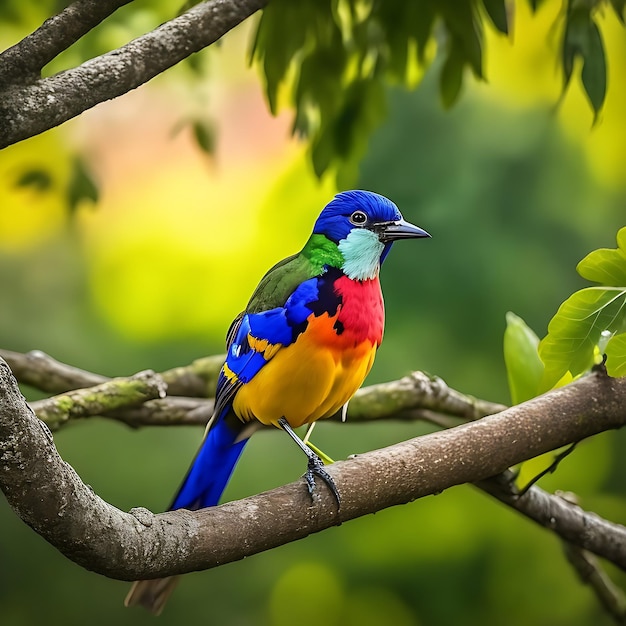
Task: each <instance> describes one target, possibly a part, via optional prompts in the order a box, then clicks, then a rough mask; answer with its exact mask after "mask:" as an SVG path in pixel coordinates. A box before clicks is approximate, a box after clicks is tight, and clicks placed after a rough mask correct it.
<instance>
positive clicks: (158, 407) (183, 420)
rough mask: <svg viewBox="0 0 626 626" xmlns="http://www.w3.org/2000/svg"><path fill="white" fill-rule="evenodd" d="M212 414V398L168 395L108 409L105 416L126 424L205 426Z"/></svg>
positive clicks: (135, 425)
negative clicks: (130, 405)
mask: <svg viewBox="0 0 626 626" xmlns="http://www.w3.org/2000/svg"><path fill="white" fill-rule="evenodd" d="M211 415H213V400H210V399H207V398H183V397H180V396H172V397H170V396H168V397H167V398H161V399H157V400H148V401H147V402H146V403H144V404H142V405H141V406H139V407H136V408H128V407H125V408H123V409H118V410H117V411H110V412H108V413H107V414H106V417H110V418H112V419H116V420H118V421H120V422H124V423H125V424H127V425H128V426H132V427H133V428H138V427H140V426H205V425H206V423H207V422H208V421H209V419H210V418H211Z"/></svg>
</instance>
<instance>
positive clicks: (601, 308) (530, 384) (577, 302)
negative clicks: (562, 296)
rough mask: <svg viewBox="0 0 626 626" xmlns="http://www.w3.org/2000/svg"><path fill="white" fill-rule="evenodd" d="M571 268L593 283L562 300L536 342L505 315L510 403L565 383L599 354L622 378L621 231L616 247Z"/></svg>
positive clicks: (625, 286)
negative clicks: (546, 329)
mask: <svg viewBox="0 0 626 626" xmlns="http://www.w3.org/2000/svg"><path fill="white" fill-rule="evenodd" d="M576 269H577V271H578V273H579V274H580V275H581V276H582V277H583V278H586V279H587V280H589V281H591V282H594V283H597V285H594V286H591V287H586V288H584V289H581V290H579V291H576V292H575V293H573V294H572V295H571V296H570V297H569V298H567V300H565V302H563V304H561V306H560V307H559V309H558V311H557V312H556V314H555V315H554V317H553V318H552V319H551V320H550V323H549V324H548V334H547V335H546V336H545V337H544V338H543V339H542V340H541V341H539V339H538V338H537V336H536V335H535V333H534V332H533V331H532V330H531V329H530V328H528V326H526V324H525V323H524V322H523V320H521V318H519V317H517V316H516V315H514V314H512V313H509V314H508V315H507V328H506V331H505V336H504V356H505V362H506V367H507V373H508V379H509V387H510V390H511V397H512V401H513V402H514V403H515V404H517V403H519V402H523V401H524V400H527V399H529V398H532V397H534V396H536V395H538V394H539V393H542V392H544V391H547V390H549V389H552V388H554V387H556V386H559V385H562V384H564V383H567V382H570V381H571V380H572V379H573V378H576V377H578V376H580V375H581V374H583V373H585V372H586V371H588V370H589V369H590V368H591V367H592V366H593V365H594V364H596V363H599V362H601V361H602V360H603V358H604V357H603V355H605V358H606V368H607V372H608V373H609V374H610V375H611V376H624V375H626V227H624V228H622V229H620V231H619V232H618V234H617V248H611V249H607V248H601V249H599V250H594V251H593V252H591V253H589V254H588V255H587V256H586V257H585V258H584V259H583V260H582V261H580V263H579V264H578V266H577V268H576Z"/></svg>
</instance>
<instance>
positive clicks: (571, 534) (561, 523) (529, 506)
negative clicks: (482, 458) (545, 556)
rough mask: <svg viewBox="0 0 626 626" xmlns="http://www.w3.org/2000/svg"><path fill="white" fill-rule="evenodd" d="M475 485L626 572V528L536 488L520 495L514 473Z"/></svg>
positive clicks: (506, 473) (503, 473) (566, 539)
mask: <svg viewBox="0 0 626 626" xmlns="http://www.w3.org/2000/svg"><path fill="white" fill-rule="evenodd" d="M475 485H476V486H477V487H478V488H479V489H481V490H482V491H484V492H486V493H488V494H489V495H491V496H493V497H494V498H496V499H498V500H500V502H502V503H504V504H506V505H507V506H510V507H511V508H513V509H515V510H516V511H519V512H520V513H521V514H522V515H525V516H526V517H528V518H529V519H531V520H533V521H534V522H536V523H537V524H539V525H541V526H544V527H545V528H548V529H550V530H551V531H552V532H554V533H556V534H557V535H558V536H559V537H560V538H561V539H563V540H564V541H569V542H572V543H575V544H576V545H577V546H579V547H580V548H583V549H586V550H589V551H591V552H593V553H594V554H597V555H598V556H602V557H604V558H606V559H607V560H609V561H611V562H612V563H614V564H615V565H617V566H618V567H619V568H621V569H623V570H624V571H626V527H625V526H622V525H621V524H615V523H614V522H609V521H607V520H605V519H603V518H601V517H600V516H598V515H596V514H595V513H591V512H589V511H585V510H583V509H582V508H581V507H579V506H578V505H575V504H572V503H571V502H568V501H566V500H565V499H563V498H561V497H559V496H555V495H552V494H549V493H547V492H546V491H544V490H543V489H541V488H540V487H537V486H536V485H535V486H533V487H531V488H530V489H528V490H527V491H526V493H524V495H520V494H519V491H518V489H517V487H516V486H515V474H514V473H513V472H511V471H510V470H507V471H505V472H502V473H501V474H498V475H497V476H494V477H492V478H488V479H486V480H481V481H478V482H476V483H475Z"/></svg>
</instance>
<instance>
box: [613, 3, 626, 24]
mask: <svg viewBox="0 0 626 626" xmlns="http://www.w3.org/2000/svg"><path fill="white" fill-rule="evenodd" d="M611 6H612V7H613V10H614V11H615V14H616V15H617V17H618V19H619V21H620V22H621V23H622V25H623V26H626V22H625V21H624V7H626V0H611Z"/></svg>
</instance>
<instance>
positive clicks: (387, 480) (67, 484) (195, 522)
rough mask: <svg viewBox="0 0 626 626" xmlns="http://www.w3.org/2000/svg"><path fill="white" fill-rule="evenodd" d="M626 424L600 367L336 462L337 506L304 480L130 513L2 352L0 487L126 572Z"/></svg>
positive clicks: (275, 533) (48, 527) (303, 529)
mask: <svg viewBox="0 0 626 626" xmlns="http://www.w3.org/2000/svg"><path fill="white" fill-rule="evenodd" d="M624 424H626V379H611V378H609V377H607V376H606V375H604V374H602V373H599V372H598V373H594V374H593V375H590V376H588V377H586V378H584V379H581V380H579V381H576V382H575V383H573V384H571V385H569V386H567V387H564V388H562V389H559V390H556V391H553V392H551V393H549V394H546V395H544V396H542V397H540V398H536V399H535V400H532V401H530V402H526V403H524V404H522V405H518V406H516V407H512V408H510V409H507V410H505V411H502V412H501V413H499V414H497V415H493V416H489V417H486V418H484V419H481V420H477V421H473V422H469V423H467V424H464V425H462V426H458V427H456V428H451V429H449V430H447V431H443V432H438V433H433V434H430V435H426V436H423V437H419V438H417V439H412V440H409V441H406V442H403V443H400V444H397V445H395V446H391V447H389V448H384V449H381V450H375V451H373V452H369V453H367V454H363V455H359V456H357V457H355V458H352V459H350V460H348V461H341V462H338V463H335V464H333V465H332V466H329V467H328V472H329V473H330V474H331V475H332V476H333V478H334V480H335V482H336V484H337V487H338V488H339V491H340V492H341V494H342V506H341V509H340V510H339V511H337V508H336V504H335V501H334V498H333V497H332V495H331V494H330V493H328V492H327V491H326V490H325V489H324V488H323V486H320V487H319V489H318V491H317V492H316V497H315V500H314V501H313V502H312V503H311V501H310V499H309V496H308V492H307V488H306V486H305V484H304V482H302V481H299V482H296V483H292V484H289V485H285V486H284V487H280V488H278V489H274V490H272V491H270V492H267V493H264V494H260V495H257V496H253V497H251V498H246V499H245V500H241V501H237V502H231V503H227V504H224V505H221V506H218V507H212V508H210V509H204V510H201V511H196V512H191V511H184V510H181V511H173V512H168V513H163V514H158V515H154V514H152V513H150V512H149V511H147V510H145V509H134V510H133V511H131V512H130V513H123V512H122V511H119V510H118V509H116V508H115V507H113V506H111V505H109V504H107V503H106V502H104V501H103V500H102V499H101V498H99V497H98V496H97V495H96V494H94V493H93V491H92V490H91V489H89V488H88V487H87V486H86V485H84V484H83V483H82V481H81V480H80V478H79V477H78V476H77V474H76V473H75V472H74V471H73V470H72V469H71V467H69V465H67V464H66V463H65V462H63V460H62V459H61V458H60V456H59V455H58V453H57V451H56V449H55V447H54V443H53V440H52V438H51V437H50V435H49V433H48V432H47V429H45V428H42V424H41V422H40V421H39V420H37V419H36V418H35V416H34V415H33V413H32V411H31V410H30V409H29V407H28V406H27V404H26V403H25V401H24V399H23V398H22V396H21V394H20V393H19V390H18V388H17V384H16V381H15V379H14V378H13V377H12V375H11V372H10V370H9V368H8V367H7V365H6V364H5V363H4V362H2V361H0V451H1V452H0V487H1V488H2V491H3V492H4V493H5V495H6V497H7V500H8V501H9V503H10V505H11V506H12V507H13V508H14V510H15V511H16V513H17V514H18V515H19V516H20V517H21V518H22V519H23V520H24V521H25V522H26V523H28V524H29V525H30V526H32V527H33V528H34V529H35V530H36V531H37V532H38V533H39V534H41V535H42V536H43V537H44V538H45V539H47V540H48V541H49V542H50V543H52V544H53V545H55V546H56V547H57V548H58V549H59V550H61V551H62V552H63V553H64V554H65V555H66V556H68V557H69V558H70V559H72V560H74V561H75V562H77V563H79V564H80V565H83V566H84V567H86V568H88V569H91V570H94V571H97V572H99V573H101V574H104V575H106V576H110V577H113V578H119V579H127V580H135V579H142V578H151V577H159V576H165V575H171V574H179V573H184V572H189V571H194V570H200V569H207V568H210V567H215V566H217V565H220V564H223V563H226V562H230V561H234V560H238V559H241V558H243V557H245V556H248V555H251V554H256V553H258V552H261V551H263V550H267V549H270V548H273V547H276V546H279V545H282V544H285V543H288V542H290V541H294V540H297V539H301V538H303V537H306V536H307V535H309V534H311V533H314V532H319V531H321V530H324V529H325V528H328V527H330V526H333V525H336V524H340V523H342V522H346V521H348V520H351V519H354V518H356V517H359V516H362V515H365V514H367V513H373V512H375V511H379V510H382V509H384V508H386V507H389V506H394V505H397V504H403V503H407V502H410V501H412V500H415V499H416V498H420V497H423V496H425V495H429V494H433V493H438V492H440V491H442V490H444V489H447V488H449V487H452V486H454V485H458V484H462V483H466V482H477V481H480V480H484V479H486V478H488V477H489V476H493V475H496V474H499V473H501V472H503V471H505V470H506V469H507V468H508V467H509V466H512V465H514V464H516V463H519V462H521V461H523V460H526V459H528V458H531V457H534V456H537V455H539V454H542V453H544V452H547V451H549V450H553V449H556V448H558V447H561V446H563V445H565V444H567V443H570V442H572V441H578V440H581V439H583V438H585V437H589V436H591V435H593V434H596V433H598V432H602V431H605V430H608V429H611V428H619V427H621V426H623V425H624ZM612 532H614V533H615V534H619V532H621V531H619V530H617V529H614V531H612ZM94 537H97V538H98V540H97V541H93V538H94ZM576 541H582V538H581V537H580V535H577V536H574V537H573V538H572V543H576ZM585 545H586V548H587V549H588V550H590V551H592V552H594V553H596V554H600V555H601V556H604V557H606V558H608V559H610V560H611V561H613V562H614V563H616V564H618V565H619V566H620V567H622V568H624V569H626V549H625V546H626V542H624V541H622V540H620V541H613V542H607V541H606V540H604V539H603V538H601V537H597V536H596V534H594V533H589V532H587V533H585Z"/></svg>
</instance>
